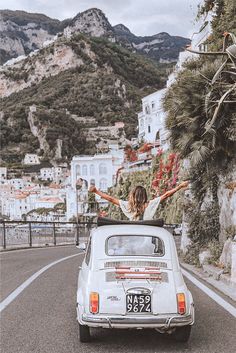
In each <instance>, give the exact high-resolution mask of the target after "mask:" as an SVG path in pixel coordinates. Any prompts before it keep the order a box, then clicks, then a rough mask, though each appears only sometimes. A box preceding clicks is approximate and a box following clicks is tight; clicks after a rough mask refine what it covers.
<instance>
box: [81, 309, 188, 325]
mask: <svg viewBox="0 0 236 353" xmlns="http://www.w3.org/2000/svg"><path fill="white" fill-rule="evenodd" d="M78 321H79V323H80V324H81V325H87V326H90V327H103V328H159V329H163V330H169V329H171V328H174V327H179V326H186V325H193V323H194V308H193V307H191V311H190V313H189V314H187V315H176V314H168V315H152V316H150V315H149V316H144V315H142V316H141V315H139V316H136V315H135V316H134V315H132V316H131V315H129V316H128V315H125V316H121V315H113V316H112V315H111V316H110V315H100V314H97V315H92V314H82V316H81V319H80V318H79V315H78Z"/></svg>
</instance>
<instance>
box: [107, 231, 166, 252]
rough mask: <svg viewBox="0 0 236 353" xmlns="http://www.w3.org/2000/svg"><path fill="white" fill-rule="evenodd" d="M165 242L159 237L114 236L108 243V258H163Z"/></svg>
mask: <svg viewBox="0 0 236 353" xmlns="http://www.w3.org/2000/svg"><path fill="white" fill-rule="evenodd" d="M164 253H165V248H164V242H163V240H162V239H160V238H159V237H157V236H149V235H113V236H111V237H109V238H108V239H107V241H106V254H107V255H108V256H163V255H164Z"/></svg>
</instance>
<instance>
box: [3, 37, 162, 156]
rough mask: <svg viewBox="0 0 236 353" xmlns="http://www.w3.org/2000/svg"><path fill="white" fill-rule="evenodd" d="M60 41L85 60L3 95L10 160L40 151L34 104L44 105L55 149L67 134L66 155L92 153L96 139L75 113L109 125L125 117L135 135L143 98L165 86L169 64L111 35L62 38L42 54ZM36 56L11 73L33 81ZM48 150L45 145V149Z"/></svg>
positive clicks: (41, 113)
mask: <svg viewBox="0 0 236 353" xmlns="http://www.w3.org/2000/svg"><path fill="white" fill-rule="evenodd" d="M58 45H60V46H70V47H71V48H72V49H73V52H74V53H76V55H77V57H79V58H82V60H83V63H84V64H83V65H82V66H80V67H76V68H72V69H69V70H66V71H61V72H60V73H59V74H58V75H56V76H51V77H48V78H44V79H43V80H42V81H41V82H40V83H39V84H33V85H32V86H31V87H29V88H26V89H24V90H21V91H19V92H18V93H13V94H11V95H10V96H9V97H6V98H3V99H2V100H1V102H0V110H1V111H2V112H3V118H2V120H1V144H2V159H3V160H4V161H8V162H14V161H17V160H18V161H19V160H20V159H21V158H22V156H23V154H24V153H26V152H39V142H38V139H37V138H36V137H34V136H33V135H32V133H31V131H30V127H29V123H28V120H27V116H28V113H29V107H30V106H31V105H36V106H37V108H38V109H37V113H36V116H37V120H38V122H37V124H38V127H42V128H44V129H46V140H47V142H48V143H49V145H50V148H51V149H52V150H53V148H54V147H55V143H56V140H57V139H58V138H59V139H62V140H63V146H62V149H63V150H62V155H63V157H65V158H66V157H67V158H71V157H72V155H73V154H75V153H87V152H88V151H91V148H93V146H91V143H88V144H86V143H85V141H86V136H84V132H83V127H84V126H82V125H81V123H79V122H77V121H75V120H74V119H72V117H71V114H76V115H77V116H80V117H94V118H95V119H96V121H97V123H98V125H103V126H107V125H108V126H109V125H113V124H114V122H116V121H124V122H125V131H126V135H127V137H128V138H130V137H132V136H133V135H134V134H135V129H136V125H137V114H136V113H137V112H138V111H139V110H140V108H141V98H142V97H143V96H145V95H147V94H149V93H151V92H153V91H155V90H157V89H160V88H162V87H163V86H164V85H165V81H166V77H167V68H168V66H167V65H164V64H162V65H157V64H155V63H153V62H151V61H149V60H148V59H146V58H144V57H142V56H139V55H136V54H133V53H131V52H130V51H128V50H126V49H123V48H122V47H120V46H118V45H116V44H113V43H110V42H109V41H106V40H105V39H98V38H88V37H86V36H84V35H76V36H74V37H72V38H71V39H70V40H68V39H67V40H66V39H64V38H62V39H60V41H59V43H55V44H54V45H52V46H51V47H49V48H45V49H42V50H41V51H40V52H39V54H38V57H41V60H42V59H44V57H46V56H47V55H49V54H50V53H52V52H53V50H54V46H57V47H58ZM88 46H89V48H90V49H91V51H92V52H93V53H94V54H95V55H94V56H93V59H91V58H90V57H89V56H88V55H87V54H86V50H87V48H88ZM34 60H37V56H36V57H34V58H30V59H29V60H28V62H27V64H28V63H29V62H30V65H31V66H30V69H29V67H28V68H27V70H25V71H24V70H23V71H22V70H18V71H17V69H16V68H14V70H8V72H7V73H6V75H10V76H11V77H10V79H11V80H12V79H14V80H15V82H16V84H17V82H18V81H19V79H22V77H24V79H25V80H28V79H29V78H30V75H32V74H34V64H35V61H34ZM25 67H26V66H25ZM44 152H45V151H43V150H41V151H40V154H41V155H44ZM45 157H47V156H45ZM50 158H53V154H52V155H51V156H50Z"/></svg>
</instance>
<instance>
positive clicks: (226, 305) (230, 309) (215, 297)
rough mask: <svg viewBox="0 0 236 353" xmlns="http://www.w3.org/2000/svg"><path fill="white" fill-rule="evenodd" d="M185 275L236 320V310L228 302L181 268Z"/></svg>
mask: <svg viewBox="0 0 236 353" xmlns="http://www.w3.org/2000/svg"><path fill="white" fill-rule="evenodd" d="M181 271H182V273H183V275H184V276H185V277H186V278H188V279H189V280H190V281H191V282H192V283H193V284H195V286H197V287H198V288H199V289H201V290H202V291H203V292H204V293H205V294H207V295H208V296H209V297H210V298H211V299H213V300H214V301H215V302H216V303H217V304H219V305H220V306H222V308H224V309H225V310H226V311H228V312H229V313H230V314H231V315H233V316H234V317H235V318H236V308H235V307H234V306H233V305H231V304H230V303H228V302H227V301H226V300H224V299H223V298H221V297H220V296H219V295H218V294H216V293H215V292H214V291H213V290H211V289H210V288H208V287H207V286H205V285H204V284H203V283H202V282H200V281H198V280H197V279H196V278H195V277H194V276H192V275H191V274H190V273H189V272H188V271H186V270H184V269H183V268H181Z"/></svg>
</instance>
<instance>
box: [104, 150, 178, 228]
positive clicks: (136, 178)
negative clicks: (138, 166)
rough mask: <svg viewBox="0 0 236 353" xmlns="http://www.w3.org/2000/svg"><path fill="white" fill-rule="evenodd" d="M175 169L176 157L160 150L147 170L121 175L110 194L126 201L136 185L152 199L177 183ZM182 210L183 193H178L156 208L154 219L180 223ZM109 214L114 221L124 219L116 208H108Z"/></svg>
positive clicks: (176, 165)
mask: <svg viewBox="0 0 236 353" xmlns="http://www.w3.org/2000/svg"><path fill="white" fill-rule="evenodd" d="M126 150H127V149H126ZM128 151H130V149H128ZM129 155H132V153H129V154H128V156H129ZM173 156H174V158H173ZM176 167H178V159H177V158H176V156H175V155H173V154H172V153H170V154H168V153H163V152H162V151H161V150H160V151H159V153H158V154H157V156H156V158H154V160H153V164H152V167H151V168H150V169H149V170H146V171H137V172H133V173H129V174H123V175H122V176H121V177H120V179H119V182H118V184H117V185H116V187H114V188H112V189H111V193H112V194H115V195H116V197H117V198H118V199H122V200H127V199H128V195H129V192H130V190H132V188H134V187H135V186H137V185H142V186H144V187H145V188H146V190H147V193H148V198H149V199H152V198H153V197H155V196H156V195H162V194H163V193H164V192H165V191H167V190H170V189H171V188H173V187H174V186H175V185H176V183H177V181H178V172H177V168H176ZM182 210H183V192H178V193H177V194H175V195H174V196H172V197H171V198H169V199H167V200H166V201H165V202H164V203H163V204H161V205H160V206H159V207H158V210H157V214H156V218H163V219H164V221H165V223H181V221H182V213H183V211H182ZM109 213H110V216H112V217H114V218H116V219H123V218H125V216H124V215H123V213H122V211H121V210H120V209H119V208H117V207H116V206H110V208H109Z"/></svg>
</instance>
